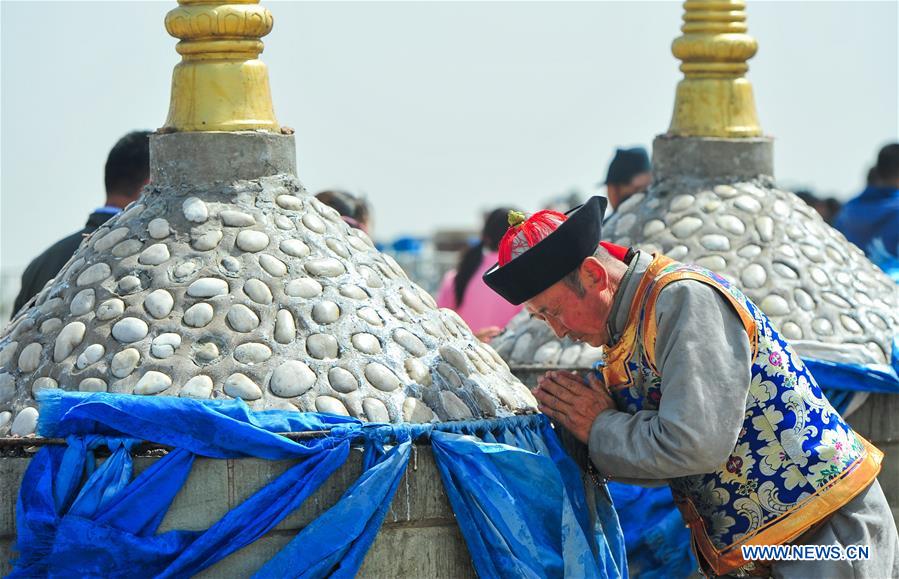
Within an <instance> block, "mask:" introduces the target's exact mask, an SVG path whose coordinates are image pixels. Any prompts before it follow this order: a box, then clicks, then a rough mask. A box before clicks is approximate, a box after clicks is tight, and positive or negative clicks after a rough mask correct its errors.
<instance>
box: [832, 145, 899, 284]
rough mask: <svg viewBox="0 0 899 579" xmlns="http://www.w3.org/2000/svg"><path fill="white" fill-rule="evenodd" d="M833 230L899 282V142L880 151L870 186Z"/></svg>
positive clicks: (850, 204)
mask: <svg viewBox="0 0 899 579" xmlns="http://www.w3.org/2000/svg"><path fill="white" fill-rule="evenodd" d="M834 227H836V228H837V229H838V230H839V231H840V232H841V233H842V234H843V235H845V236H846V239H848V240H849V241H851V242H852V243H854V244H855V245H857V246H858V247H859V248H861V249H862V251H864V252H865V255H867V256H868V259H870V260H871V261H873V262H874V263H875V264H876V265H877V266H879V267H880V268H881V269H883V270H884V271H885V272H887V273H888V274H889V275H890V276H891V277H892V278H893V279H894V280H896V281H899V143H891V144H889V145H887V146H885V147H883V148H882V149H881V150H880V153H878V155H877V164H876V165H875V166H874V168H873V169H872V170H871V171H869V173H868V185H867V187H866V188H865V190H864V191H862V192H861V194H860V195H859V196H858V197H856V198H855V199H852V200H851V201H849V202H848V203H846V204H845V205H844V206H843V208H842V209H841V210H840V213H839V214H838V215H837V218H836V220H835V221H834Z"/></svg>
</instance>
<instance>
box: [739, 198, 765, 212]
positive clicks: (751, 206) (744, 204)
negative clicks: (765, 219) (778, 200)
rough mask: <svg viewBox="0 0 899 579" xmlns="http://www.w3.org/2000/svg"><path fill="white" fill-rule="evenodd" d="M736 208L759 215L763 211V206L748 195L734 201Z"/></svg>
mask: <svg viewBox="0 0 899 579" xmlns="http://www.w3.org/2000/svg"><path fill="white" fill-rule="evenodd" d="M734 207H736V208H737V209H742V210H743V211H748V212H750V213H758V212H759V211H761V209H762V204H761V203H759V202H758V201H757V200H756V199H753V198H752V197H749V196H748V195H741V196H739V197H737V199H736V200H735V201H734Z"/></svg>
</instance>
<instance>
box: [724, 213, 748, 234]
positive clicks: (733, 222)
mask: <svg viewBox="0 0 899 579" xmlns="http://www.w3.org/2000/svg"><path fill="white" fill-rule="evenodd" d="M718 227H720V228H721V229H723V230H724V231H727V232H728V233H732V234H733V235H743V233H744V232H745V231H746V225H745V224H744V223H743V222H742V221H740V218H739V217H736V216H735V215H722V216H721V217H719V218H718Z"/></svg>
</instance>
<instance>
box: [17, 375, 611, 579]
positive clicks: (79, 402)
mask: <svg viewBox="0 0 899 579" xmlns="http://www.w3.org/2000/svg"><path fill="white" fill-rule="evenodd" d="M39 401H40V403H41V419H40V424H39V431H40V434H41V435H43V436H47V437H66V438H67V441H68V445H67V446H65V447H60V446H56V447H45V448H43V449H42V450H41V451H40V452H38V453H37V454H36V455H35V457H34V458H33V459H32V461H31V464H30V465H29V468H28V470H27V472H26V474H25V478H24V480H23V483H22V487H21V489H20V493H19V499H18V502H17V505H16V516H17V526H18V537H17V551H18V553H19V556H18V558H17V559H16V560H15V562H14V564H15V569H14V571H13V574H12V577H59V576H66V577H70V576H83V577H97V576H103V577H125V576H133V575H134V574H135V570H137V569H139V570H140V571H139V573H140V574H141V575H143V576H156V577H186V576H191V575H194V574H196V573H199V572H200V571H202V570H203V569H206V568H208V567H210V566H211V565H213V564H215V563H216V562H218V561H220V560H222V559H223V558H225V557H227V556H228V555H230V554H231V553H233V552H235V551H236V550H238V549H240V548H242V547H244V546H246V545H248V544H250V543H252V542H253V541H255V540H257V539H258V538H260V537H262V536H263V535H264V534H266V533H267V532H268V531H270V530H271V529H272V528H274V527H275V526H276V525H277V524H278V523H279V522H280V521H282V520H283V519H284V518H285V517H287V516H288V515H290V514H291V513H292V512H294V511H295V510H296V509H298V508H299V507H301V506H302V504H303V503H304V501H305V499H306V498H308V497H309V496H310V495H311V494H312V493H313V492H315V490H316V489H318V488H319V487H321V485H322V484H324V483H325V481H327V480H328V477H329V476H330V475H331V474H332V473H333V472H334V471H335V470H337V469H338V468H340V466H341V465H343V464H344V463H345V462H346V460H347V457H348V455H349V452H350V448H351V446H362V447H363V448H364V452H365V454H364V459H363V473H362V475H361V476H360V477H359V479H358V480H357V481H356V482H355V483H354V484H353V485H352V486H351V487H350V488H349V489H348V490H347V491H346V492H345V493H344V495H343V496H342V497H341V498H340V500H339V501H338V502H337V504H335V505H334V506H333V507H332V508H331V509H329V510H328V511H326V512H325V513H324V514H322V515H321V516H320V517H319V518H318V519H317V520H315V521H313V522H312V523H311V524H309V525H308V526H307V527H305V528H304V529H303V530H302V531H300V532H299V533H298V535H297V536H296V537H295V538H294V539H293V540H292V541H291V542H290V543H288V544H287V545H286V546H285V547H284V548H283V549H282V550H281V552H279V553H278V554H277V555H276V556H275V557H274V558H272V559H271V560H270V561H269V562H268V563H267V564H266V565H264V566H263V567H262V568H261V569H260V570H259V571H258V573H257V575H256V576H257V577H352V576H354V575H355V574H356V573H357V571H358V570H359V568H360V566H361V565H362V561H363V559H364V557H365V554H366V552H367V551H368V549H369V547H370V546H371V544H372V543H373V541H374V539H375V536H376V535H377V533H378V531H379V529H380V527H381V524H382V522H383V520H384V517H385V515H386V513H387V510H388V508H389V506H390V503H391V500H392V499H393V496H394V494H395V493H396V489H397V485H398V484H399V481H400V480H401V478H402V476H403V474H404V473H405V470H406V466H407V464H408V462H409V456H410V452H411V447H412V443H413V442H415V441H426V440H430V441H431V443H432V445H433V448H434V456H435V459H436V461H437V465H438V468H439V469H440V473H441V477H442V478H443V481H444V483H445V485H446V488H447V494H448V495H449V497H450V503H451V505H452V506H453V508H454V511H455V512H456V516H457V518H458V520H459V526H460V529H461V530H462V534H463V536H464V537H465V540H466V543H467V544H468V546H469V551H470V553H471V556H472V561H473V564H474V567H475V569H476V570H477V571H478V573H479V575H481V576H482V577H505V576H511V575H522V574H524V575H527V576H532V577H561V576H563V575H565V576H578V577H626V576H627V563H626V556H625V552H624V547H623V538H622V536H621V530H620V527H619V526H618V521H617V518H615V515H614V509H612V507H611V503H610V502H609V499H608V496H607V495H604V497H605V498H600V499H599V500H594V501H593V502H592V503H588V501H587V500H586V496H585V493H584V487H583V486H582V485H581V481H580V478H579V474H578V471H577V469H576V467H575V466H574V464H573V463H572V462H571V460H570V459H569V458H568V457H567V455H565V454H564V452H562V450H561V447H560V446H559V443H558V441H557V439H556V437H555V434H554V432H553V430H552V428H551V427H550V425H549V422H548V421H547V420H546V418H545V417H544V416H542V415H530V416H516V417H508V418H502V419H496V420H490V421H473V422H463V423H446V424H437V425H375V424H363V423H361V422H359V421H358V420H355V419H352V418H348V417H339V416H331V415H322V414H315V413H297V412H287V411H280V410H271V411H262V412H251V411H250V410H249V409H248V407H247V406H246V404H244V403H243V402H242V401H241V400H233V401H197V400H189V399H181V398H169V397H147V398H144V397H137V396H121V395H114V394H106V393H95V394H80V393H67V392H61V391H45V392H44V393H41V395H40V396H39ZM309 431H320V432H321V435H320V436H317V437H314V438H309V439H303V440H301V441H293V440H290V439H288V438H286V437H283V436H280V435H279V434H277V433H278V432H309ZM138 441H149V442H155V443H160V444H165V445H170V446H172V447H174V449H175V450H173V451H171V452H169V453H168V454H167V455H166V456H165V457H163V458H162V459H160V460H158V461H156V462H155V463H154V464H153V465H152V466H151V467H150V468H148V469H147V470H146V471H144V472H142V473H141V474H140V475H138V476H137V477H136V478H132V470H133V464H132V459H131V449H132V448H133V446H134V445H135V444H136V443H137V442H138ZM101 447H105V448H108V449H109V451H110V452H111V456H110V457H109V458H108V459H107V460H106V461H104V462H103V464H102V465H100V466H99V467H97V466H96V460H95V458H94V451H95V450H96V449H98V448H101ZM197 456H202V457H210V458H241V457H256V458H263V459H269V460H280V459H295V460H297V463H296V465H295V466H293V467H292V468H290V469H289V470H288V471H287V472H285V473H284V474H282V475H281V476H280V477H278V478H277V479H276V480H274V481H273V482H272V483H270V484H269V485H267V486H265V487H263V488H262V489H260V490H259V491H257V492H256V493H255V494H254V495H252V496H251V497H250V498H248V499H247V500H246V501H244V502H243V503H241V504H240V505H238V506H237V507H235V508H234V509H233V510H231V511H230V512H228V513H227V514H226V515H225V516H224V517H223V518H222V519H221V520H219V521H218V522H216V523H215V524H213V525H212V526H211V527H209V528H208V529H206V530H203V531H184V530H174V531H168V532H164V533H159V532H158V528H159V526H160V524H161V522H162V520H163V518H164V516H165V513H166V511H167V510H168V508H169V506H170V505H171V503H172V501H173V500H174V498H175V496H176V495H177V493H178V491H179V490H180V489H181V487H182V486H183V485H184V483H185V481H186V480H187V477H188V476H189V474H190V470H191V467H192V465H193V462H194V459H195V457H197ZM82 481H83V482H82Z"/></svg>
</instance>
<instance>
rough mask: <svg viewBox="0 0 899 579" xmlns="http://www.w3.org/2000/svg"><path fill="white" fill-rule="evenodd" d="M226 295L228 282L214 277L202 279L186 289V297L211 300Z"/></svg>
mask: <svg viewBox="0 0 899 579" xmlns="http://www.w3.org/2000/svg"><path fill="white" fill-rule="evenodd" d="M227 293H228V282H226V281H225V280H223V279H218V278H215V277H203V278H200V279H198V280H196V281H195V282H193V283H192V284H190V285H189V286H188V287H187V295H189V296H191V297H195V298H211V297H214V296H222V295H225V294H227Z"/></svg>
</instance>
